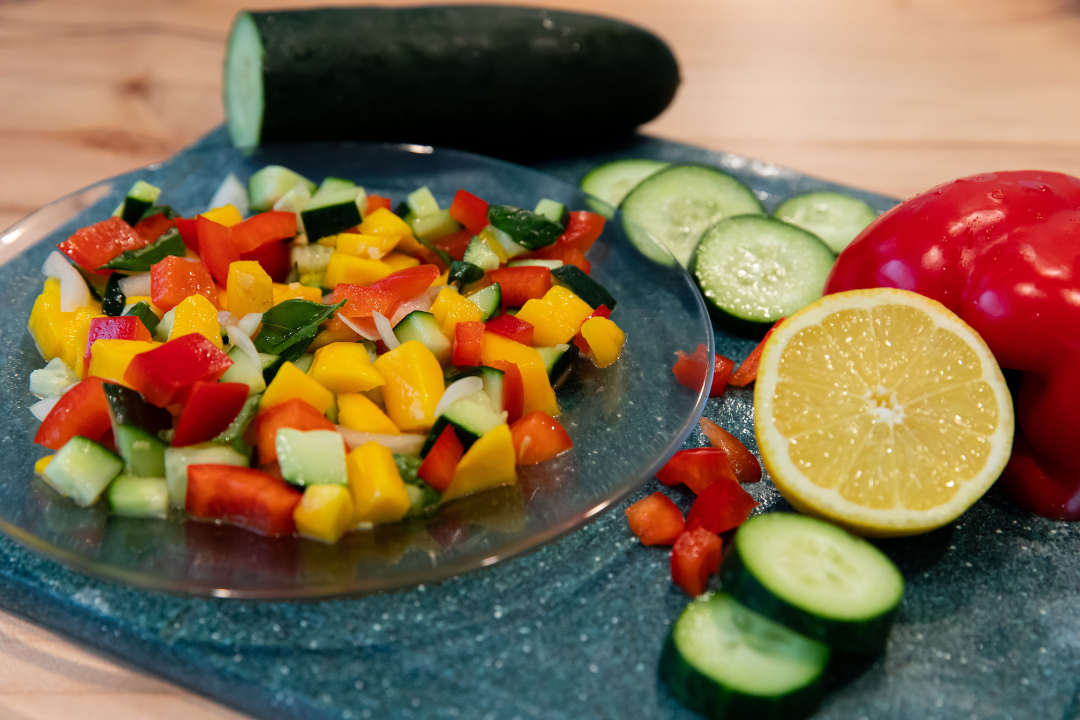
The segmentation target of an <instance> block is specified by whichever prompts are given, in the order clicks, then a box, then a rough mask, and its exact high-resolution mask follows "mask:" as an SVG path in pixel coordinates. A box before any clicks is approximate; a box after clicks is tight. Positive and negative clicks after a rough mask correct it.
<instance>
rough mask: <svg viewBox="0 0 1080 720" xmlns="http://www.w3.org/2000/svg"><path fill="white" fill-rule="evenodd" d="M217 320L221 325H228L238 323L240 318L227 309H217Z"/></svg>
mask: <svg viewBox="0 0 1080 720" xmlns="http://www.w3.org/2000/svg"><path fill="white" fill-rule="evenodd" d="M217 321H218V322H219V323H221V325H222V327H229V326H230V325H238V324H239V323H240V318H238V317H236V316H235V315H233V314H232V313H231V312H229V311H228V310H218V314H217Z"/></svg>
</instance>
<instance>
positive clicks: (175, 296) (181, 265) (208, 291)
mask: <svg viewBox="0 0 1080 720" xmlns="http://www.w3.org/2000/svg"><path fill="white" fill-rule="evenodd" d="M191 295H203V296H205V297H206V298H207V299H208V300H209V301H210V302H212V303H213V304H214V306H215V307H216V306H217V288H216V287H215V286H214V278H212V277H210V271H209V270H207V269H206V265H204V264H203V263H202V261H201V260H199V259H197V258H182V257H176V256H175V255H169V256H168V257H166V258H163V259H162V260H161V262H159V263H156V264H155V265H154V266H153V267H151V268H150V297H151V299H152V300H153V301H154V305H156V306H157V307H159V308H161V309H162V310H164V311H166V312H167V311H169V310H172V309H173V308H174V307H176V306H177V305H179V304H180V303H181V302H183V300H184V298H186V297H189V296H191Z"/></svg>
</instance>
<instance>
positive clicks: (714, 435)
mask: <svg viewBox="0 0 1080 720" xmlns="http://www.w3.org/2000/svg"><path fill="white" fill-rule="evenodd" d="M698 425H700V426H701V431H702V432H703V433H705V437H707V438H708V439H709V444H710V445H712V446H713V447H714V448H719V449H720V450H723V451H724V454H726V455H727V459H728V462H729V463H730V464H731V469H732V471H734V473H735V477H736V479H738V481H739V482H741V483H754V482H757V481H758V480H760V479H761V463H759V462H758V459H757V458H756V457H754V453H752V452H750V450H749V449H747V447H746V446H745V445H743V444H742V443H741V442H739V439H738V438H737V437H735V436H734V435H732V434H731V433H729V432H728V431H727V430H725V429H724V428H722V427H720V426H719V425H717V424H716V423H714V422H713V421H712V420H710V419H709V418H706V417H703V418H700V419H699V420H698Z"/></svg>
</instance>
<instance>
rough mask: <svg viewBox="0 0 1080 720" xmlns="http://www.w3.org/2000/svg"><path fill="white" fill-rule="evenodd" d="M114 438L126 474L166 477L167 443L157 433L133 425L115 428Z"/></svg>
mask: <svg viewBox="0 0 1080 720" xmlns="http://www.w3.org/2000/svg"><path fill="white" fill-rule="evenodd" d="M113 438H114V439H115V441H116V449H117V450H119V451H120V457H122V458H123V459H124V474H125V475H130V476H132V477H155V478H163V477H165V448H166V447H167V446H166V445H165V443H163V442H161V440H159V439H158V438H157V437H156V436H155V435H151V434H150V433H148V432H145V431H144V430H140V429H139V428H137V427H132V426H131V425H118V426H116V427H115V428H113Z"/></svg>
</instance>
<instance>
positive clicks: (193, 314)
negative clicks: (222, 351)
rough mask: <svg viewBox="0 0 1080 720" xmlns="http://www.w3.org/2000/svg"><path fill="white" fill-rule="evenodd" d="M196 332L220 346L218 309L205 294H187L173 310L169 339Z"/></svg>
mask: <svg viewBox="0 0 1080 720" xmlns="http://www.w3.org/2000/svg"><path fill="white" fill-rule="evenodd" d="M195 333H198V334H199V335H202V336H203V337H205V338H206V339H207V340H209V341H210V342H212V343H214V345H217V346H218V347H219V348H220V347H221V323H220V322H218V310H217V308H216V307H214V304H213V303H212V302H210V301H209V300H207V299H206V296H205V295H189V296H187V297H186V298H184V299H183V300H182V301H180V304H179V305H177V306H176V308H175V309H174V310H173V325H172V332H170V333H169V339H170V340H175V339H176V338H178V337H183V336H184V335H193V334H195Z"/></svg>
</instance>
